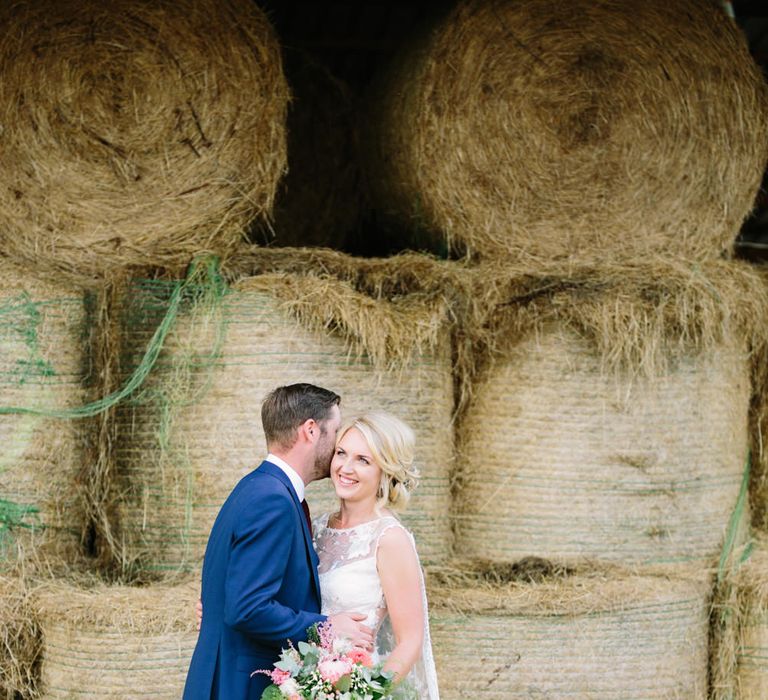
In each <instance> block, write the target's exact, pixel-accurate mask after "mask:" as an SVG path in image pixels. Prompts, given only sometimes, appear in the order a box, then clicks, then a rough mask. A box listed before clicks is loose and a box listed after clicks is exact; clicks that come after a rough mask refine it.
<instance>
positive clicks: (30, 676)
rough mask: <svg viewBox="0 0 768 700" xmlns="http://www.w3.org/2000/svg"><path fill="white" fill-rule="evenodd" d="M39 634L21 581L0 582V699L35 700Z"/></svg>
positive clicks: (17, 579)
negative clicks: (33, 698) (32, 698)
mask: <svg viewBox="0 0 768 700" xmlns="http://www.w3.org/2000/svg"><path fill="white" fill-rule="evenodd" d="M39 655H40V630H39V627H38V625H37V621H36V619H35V616H34V615H33V614H32V609H31V607H30V606H29V596H28V591H27V587H26V585H25V582H24V580H23V579H21V578H7V577H2V578H0V697H1V698H3V699H4V700H17V698H31V697H35V693H36V691H37V688H38V683H37V680H38V667H37V666H38V661H39Z"/></svg>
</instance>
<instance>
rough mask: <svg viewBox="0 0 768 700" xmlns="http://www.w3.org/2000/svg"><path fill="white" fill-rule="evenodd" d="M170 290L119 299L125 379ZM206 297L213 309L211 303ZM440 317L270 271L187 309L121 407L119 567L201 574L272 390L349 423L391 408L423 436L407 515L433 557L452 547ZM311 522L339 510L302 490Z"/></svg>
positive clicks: (447, 392) (447, 381)
mask: <svg viewBox="0 0 768 700" xmlns="http://www.w3.org/2000/svg"><path fill="white" fill-rule="evenodd" d="M168 288H169V285H168V283H167V282H162V281H154V282H153V281H150V280H144V281H136V282H135V284H134V285H133V287H132V288H131V289H130V290H128V291H127V293H126V295H125V308H124V312H123V313H124V319H125V323H124V326H123V330H122V333H123V341H122V342H123V346H124V348H125V350H126V357H125V361H124V363H123V368H124V370H125V371H127V372H130V371H132V369H133V368H134V367H135V366H136V362H137V356H138V355H139V354H140V353H141V352H143V350H144V348H145V347H146V344H147V341H148V338H149V337H150V336H151V334H152V333H153V332H154V330H155V328H156V325H157V320H158V317H159V316H160V315H161V314H162V313H164V309H165V307H166V304H167V292H168ZM211 300H213V303H210V301H211ZM444 320H445V309H444V306H443V305H442V304H441V303H440V301H439V300H438V299H428V298H425V297H424V295H411V296H408V297H404V298H402V299H399V300H397V301H387V300H377V299H374V298H372V297H370V296H368V295H364V294H361V293H360V292H357V291H355V290H354V289H353V288H352V287H351V286H350V285H349V284H346V283H344V282H342V281H339V280H337V279H334V278H330V277H319V276H312V275H305V276H302V275H296V274H288V273H274V274H265V275H257V276H255V277H245V278H242V279H239V280H237V281H236V282H235V283H234V284H233V285H232V286H231V288H230V290H229V291H228V293H226V295H225V296H223V297H218V298H217V297H216V295H215V293H214V294H213V296H210V295H209V297H207V301H206V299H205V298H203V297H202V296H201V297H199V298H198V299H196V300H194V301H192V302H190V304H189V305H188V306H187V307H186V308H185V310H184V312H183V313H182V315H181V316H180V318H179V320H178V321H177V327H176V328H175V329H174V330H173V332H172V333H171V335H169V337H168V338H167V340H166V343H165V347H164V349H163V352H162V355H161V356H160V359H159V360H158V365H157V366H156V368H155V369H154V370H153V374H152V375H151V376H150V378H149V379H148V381H147V383H146V385H145V386H144V388H143V389H142V390H141V391H140V392H139V394H138V395H136V396H134V397H133V398H132V399H131V400H130V401H129V402H128V403H127V404H126V405H124V406H123V407H122V408H121V409H119V411H118V418H117V421H118V425H117V429H118V434H119V438H118V441H117V445H116V447H115V450H114V455H113V458H114V464H115V469H116V472H117V473H118V474H119V483H118V484H117V487H116V492H115V496H114V500H113V503H114V504H116V506H117V509H118V517H119V531H120V534H119V538H120V540H121V542H122V547H123V549H122V554H121V560H122V562H123V565H124V566H130V567H132V568H133V570H134V571H135V572H143V573H144V574H147V573H155V574H157V573H168V572H169V571H177V570H179V569H197V568H198V567H199V565H200V563H201V561H202V557H203V554H204V551H205V545H206V541H207V537H208V533H209V531H210V528H211V525H212V524H213V520H214V518H215V516H216V513H217V512H218V508H219V507H220V506H221V503H222V502H223V501H224V499H225V498H226V496H227V495H228V493H229V492H230V490H231V489H232V487H233V486H234V485H235V483H236V482H237V481H238V480H239V479H240V478H241V477H242V476H244V475H245V474H246V473H247V472H248V471H250V470H251V469H253V468H254V467H255V466H257V465H258V462H259V461H260V459H261V458H262V457H263V456H264V450H265V440H264V436H263V433H262V429H261V421H260V406H261V401H262V399H263V398H264V397H265V396H266V394H267V393H268V392H269V391H270V390H271V389H273V388H274V387H275V386H277V385H279V384H290V383H293V382H298V381H310V382H312V383H315V384H318V385H321V386H327V387H329V388H331V389H333V390H335V391H337V392H338V393H340V394H341V396H342V410H343V412H344V414H345V415H347V416H351V415H353V414H355V413H359V412H362V411H365V410H369V409H372V408H382V409H385V410H391V411H392V412H394V413H396V414H397V415H399V416H400V417H402V418H403V419H404V420H406V421H407V422H409V423H410V424H411V425H412V426H413V427H414V429H415V431H416V433H417V445H418V446H417V450H418V452H417V465H418V467H419V468H420V470H421V474H422V477H421V483H420V486H419V491H418V495H417V496H416V507H414V508H413V509H412V511H411V512H409V513H406V514H405V515H404V520H405V522H406V523H407V524H408V525H409V526H410V527H412V528H413V530H414V532H415V533H416V536H417V538H418V540H419V546H420V551H421V553H422V556H423V557H424V558H425V559H426V560H427V561H439V560H441V559H443V558H444V557H445V556H446V553H447V549H448V546H449V534H450V533H449V519H448V509H449V492H450V487H449V473H450V467H451V462H452V449H453V436H452V424H451V415H452V410H453V384H452V373H451V356H450V346H449V342H448V334H447V327H446V324H445V322H444ZM308 500H309V502H310V505H311V506H312V509H313V512H314V513H315V514H318V515H319V514H320V513H321V512H323V511H324V510H329V509H331V508H333V507H334V506H335V499H334V497H333V493H332V490H331V488H330V484H329V482H325V483H324V484H320V485H314V486H312V487H311V488H310V489H309V495H308Z"/></svg>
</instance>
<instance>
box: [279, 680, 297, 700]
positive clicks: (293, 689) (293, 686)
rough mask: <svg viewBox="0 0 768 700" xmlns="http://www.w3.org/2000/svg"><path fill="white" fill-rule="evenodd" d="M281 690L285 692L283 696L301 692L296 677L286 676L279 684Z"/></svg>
mask: <svg viewBox="0 0 768 700" xmlns="http://www.w3.org/2000/svg"><path fill="white" fill-rule="evenodd" d="M278 688H280V692H281V693H282V694H283V697H286V698H289V697H291V695H298V694H299V684H298V683H297V682H296V679H295V678H286V680H284V681H283V682H282V683H281V684H280V685H279V686H278Z"/></svg>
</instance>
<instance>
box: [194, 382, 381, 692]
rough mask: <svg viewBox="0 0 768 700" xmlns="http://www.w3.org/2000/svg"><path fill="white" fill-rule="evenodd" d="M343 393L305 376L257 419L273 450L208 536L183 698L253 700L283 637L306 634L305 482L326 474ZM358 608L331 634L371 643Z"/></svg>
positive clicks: (310, 582) (311, 560)
mask: <svg viewBox="0 0 768 700" xmlns="http://www.w3.org/2000/svg"><path fill="white" fill-rule="evenodd" d="M339 401H340V399H339V396H338V395H337V394H334V393H333V392H332V391H328V390H327V389H321V388H320V387H316V386H313V385H311V384H292V385H290V386H283V387H278V388H277V389H275V390H274V391H273V392H272V393H270V394H269V396H267V398H266V399H265V400H264V403H263V405H262V409H261V419H262V423H263V426H264V434H265V436H266V439H267V449H268V450H269V454H268V455H267V458H266V460H265V461H264V462H262V463H261V465H260V466H259V467H258V469H255V470H254V471H252V472H251V473H250V474H248V475H247V476H245V477H244V478H243V479H241V480H240V482H239V483H238V484H237V486H235V488H234V490H233V491H232V493H231V494H230V495H229V498H227V500H226V501H225V503H224V505H223V506H222V508H221V510H220V511H219V514H218V516H217V518H216V522H215V523H214V525H213V528H212V530H211V535H210V537H209V539H208V547H207V549H206V552H205V560H204V562H203V582H202V604H203V610H204V611H205V614H204V616H203V621H202V625H201V628H200V636H199V637H198V640H197V646H196V647H195V652H194V654H193V656H192V661H191V663H190V666H189V673H188V674H187V683H186V686H185V688H184V700H214V699H217V700H259V698H260V697H261V694H262V692H263V690H264V688H266V687H267V685H269V683H270V681H269V678H268V677H267V676H266V675H264V674H256V675H254V676H253V677H251V674H252V673H253V671H256V670H257V669H267V670H271V669H272V665H273V664H274V663H275V661H277V660H278V657H279V654H280V650H281V648H283V647H285V646H286V644H287V640H291V641H292V642H293V644H294V645H295V644H297V643H298V642H299V641H301V640H306V629H307V627H310V626H311V625H313V624H314V623H316V622H322V621H324V620H325V619H326V618H325V616H324V615H321V614H320V587H319V583H318V577H317V555H316V554H315V551H314V548H313V547H312V534H311V532H310V526H309V516H308V509H306V503H305V502H304V487H305V485H306V484H309V483H310V482H311V481H314V480H315V479H322V478H326V477H327V476H328V475H329V471H330V463H331V457H332V456H333V451H334V445H335V441H336V433H337V431H338V429H339V426H340V424H341V416H340V412H339ZM362 619H364V616H362V615H355V614H346V613H345V614H340V615H334V616H332V617H331V623H332V625H333V630H334V633H335V634H337V635H341V636H344V637H347V638H349V639H350V640H351V641H352V643H353V644H355V645H357V646H360V647H363V648H365V647H370V646H371V644H372V641H373V640H372V633H371V631H370V629H369V628H368V627H366V626H364V625H362V624H361V623H360V620H362Z"/></svg>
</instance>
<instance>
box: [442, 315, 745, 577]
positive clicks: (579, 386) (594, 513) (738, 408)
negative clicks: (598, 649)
mask: <svg viewBox="0 0 768 700" xmlns="http://www.w3.org/2000/svg"><path fill="white" fill-rule="evenodd" d="M735 345H736V344H735V343H730V342H721V343H720V344H715V345H714V346H713V347H712V348H711V349H708V350H702V351H701V352H700V353H699V354H690V355H689V356H688V357H687V358H686V357H682V358H680V359H678V360H676V361H675V362H672V363H671V364H670V366H669V367H668V369H667V371H666V372H665V373H664V374H661V375H660V376H658V377H656V378H655V379H652V378H648V377H644V376H638V375H632V374H631V373H629V372H628V371H625V372H620V371H617V372H615V373H613V374H611V373H606V372H604V371H603V368H602V367H601V360H600V358H599V356H598V353H597V351H596V350H595V349H594V345H593V344H592V343H590V342H588V341H587V340H585V339H584V338H583V337H581V336H580V335H579V334H577V333H576V332H574V331H571V330H568V328H567V326H565V325H556V324H548V325H546V326H544V327H543V328H542V330H541V332H540V333H538V334H536V333H532V334H529V335H528V336H527V337H526V338H525V339H524V340H522V341H521V342H519V343H517V344H516V345H514V346H513V347H512V348H510V349H509V350H508V352H507V353H506V354H505V355H504V356H503V357H502V358H500V359H499V360H498V361H497V362H496V363H494V364H493V365H492V366H491V367H489V368H488V369H487V371H486V372H485V373H484V376H482V377H481V379H480V380H479V381H478V383H477V384H476V385H475V386H474V387H473V392H472V393H473V396H472V399H471V403H470V405H469V407H468V409H467V411H466V415H465V416H464V418H463V420H462V423H461V425H460V426H459V428H458V431H459V432H458V435H459V440H460V455H463V456H460V457H459V459H458V467H459V487H458V491H457V505H456V514H455V527H456V534H457V550H456V551H457V552H459V553H465V554H469V553H472V554H473V555H475V556H480V557H485V558H488V559H491V560H495V561H514V560H516V559H519V558H521V557H524V556H527V555H537V556H542V557H546V558H549V559H554V560H558V561H570V560H574V559H578V558H582V557H586V558H590V559H599V560H607V561H615V562H622V563H632V564H639V563H654V562H666V561H673V562H680V561H689V560H694V561H700V562H705V561H706V562H709V561H711V560H712V559H714V558H716V557H717V555H718V553H719V551H720V546H721V543H722V539H723V535H724V533H725V529H726V527H727V525H728V521H729V517H730V515H731V513H732V511H733V509H734V507H735V505H736V502H737V499H738V495H739V490H740V485H741V482H742V478H743V473H744V470H745V460H746V457H747V454H748V437H747V422H748V421H747V413H748V407H749V372H748V363H747V358H746V355H745V353H744V352H741V351H739V349H738V348H737V347H735Z"/></svg>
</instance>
